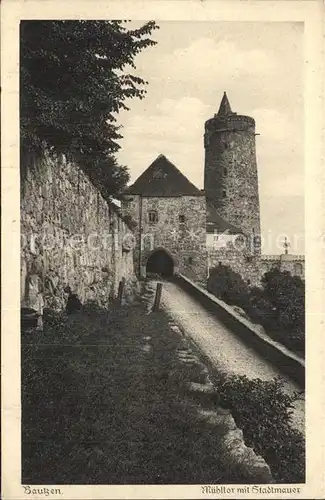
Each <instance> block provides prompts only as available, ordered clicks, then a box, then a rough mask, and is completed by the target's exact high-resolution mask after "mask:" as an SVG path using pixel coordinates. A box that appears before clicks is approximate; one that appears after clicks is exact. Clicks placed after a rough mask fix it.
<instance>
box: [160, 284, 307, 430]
mask: <svg viewBox="0 0 325 500" xmlns="http://www.w3.org/2000/svg"><path fill="white" fill-rule="evenodd" d="M161 304H162V306H163V308H164V309H165V310H166V311H167V313H168V314H169V315H170V316H171V317H172V318H173V319H174V320H175V322H176V323H177V324H178V325H179V326H180V327H181V328H182V329H183V330H184V331H185V332H186V334H187V335H189V336H190V337H191V338H192V339H193V340H194V342H195V343H196V344H197V345H198V346H199V347H200V349H202V351H203V352H204V353H205V354H206V355H207V356H208V357H209V358H210V360H211V361H212V362H213V364H214V365H215V366H216V368H218V369H219V370H222V371H224V372H227V373H233V374H237V375H246V376H247V377H249V378H251V379H252V378H261V379H262V380H270V379H272V378H273V377H275V376H279V375H280V376H281V377H282V378H283V379H284V382H285V386H284V388H285V391H286V392H287V393H290V394H292V393H293V392H294V391H297V390H299V387H298V386H297V385H296V384H295V382H293V381H292V380H291V379H289V378H288V377H285V376H284V375H283V374H282V373H281V372H280V371H279V370H278V369H277V368H276V367H275V366H273V365H272V364H271V363H269V362H268V361H267V360H266V359H265V358H263V357H261V355H260V354H259V353H257V352H256V351H255V350H254V349H252V348H251V347H249V346H247V345H246V344H245V343H244V342H243V341H242V340H241V339H240V338H239V337H237V336H236V335H235V334H234V333H233V332H232V331H231V330H230V329H229V328H227V327H226V326H225V325H224V324H223V323H221V322H220V321H219V320H218V319H217V318H216V317H215V316H214V315H212V314H211V313H209V312H208V311H207V310H206V309H205V308H204V307H203V306H202V305H201V304H200V303H199V302H197V301H196V300H195V299H194V298H193V297H191V296H190V295H188V294H187V293H186V292H185V291H184V290H183V289H182V288H181V287H180V286H179V285H177V284H175V283H171V282H164V284H163V292H162V299H161ZM304 407H305V402H304V400H298V401H297V402H296V404H295V410H294V415H293V417H294V422H293V424H294V426H295V427H296V428H297V429H299V430H300V431H301V432H304Z"/></svg>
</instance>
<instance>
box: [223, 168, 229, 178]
mask: <svg viewBox="0 0 325 500" xmlns="http://www.w3.org/2000/svg"><path fill="white" fill-rule="evenodd" d="M223 175H224V176H225V177H227V175H228V169H227V168H226V167H225V168H224V169H223Z"/></svg>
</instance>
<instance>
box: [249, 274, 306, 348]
mask: <svg viewBox="0 0 325 500" xmlns="http://www.w3.org/2000/svg"><path fill="white" fill-rule="evenodd" d="M262 286H263V289H262V290H261V292H260V294H261V295H260V299H257V300H256V301H257V303H256V302H255V304H254V298H253V297H254V292H252V293H251V303H252V306H253V309H255V311H254V312H255V313H256V314H258V315H260V322H261V323H262V324H263V326H265V328H266V329H267V330H269V331H270V333H271V335H272V336H273V337H274V338H275V339H276V340H278V341H279V342H282V343H283V344H284V345H286V346H287V347H288V348H289V349H292V350H295V351H298V352H299V353H304V350H305V284H304V282H303V281H302V279H301V278H299V277H297V276H291V275H290V273H289V272H287V271H279V270H278V269H272V270H271V271H269V272H267V273H265V275H264V276H263V278H262ZM254 312H253V314H254Z"/></svg>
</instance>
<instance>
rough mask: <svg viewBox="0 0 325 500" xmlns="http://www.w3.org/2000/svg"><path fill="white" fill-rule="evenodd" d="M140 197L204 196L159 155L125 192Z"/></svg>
mask: <svg viewBox="0 0 325 500" xmlns="http://www.w3.org/2000/svg"><path fill="white" fill-rule="evenodd" d="M126 193H128V194H140V195H142V196H204V193H203V192H202V191H201V190H200V189H198V188H197V187H196V186H194V184H192V182H190V181H189V180H188V179H187V178H186V177H185V175H184V174H182V172H181V171H180V170H178V168H177V167H175V165H174V164H173V163H171V162H170V161H169V160H168V159H167V158H166V156H164V155H162V154H161V155H159V156H158V157H157V158H156V159H155V160H154V161H153V162H152V163H151V165H150V166H149V167H148V168H147V169H146V170H145V171H144V172H143V173H142V174H141V175H140V177H138V179H137V180H136V181H135V182H134V184H132V185H131V186H129V187H128V188H127V190H126Z"/></svg>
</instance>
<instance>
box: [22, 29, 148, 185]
mask: <svg viewBox="0 0 325 500" xmlns="http://www.w3.org/2000/svg"><path fill="white" fill-rule="evenodd" d="M156 28H157V26H156V24H155V23H154V22H153V21H150V22H147V23H146V24H144V25H143V26H142V27H140V28H138V29H127V28H126V22H125V21H124V22H123V21H22V22H21V26H20V35H21V40H20V68H21V69H20V88H21V92H20V96H21V100H20V120H21V122H20V124H21V147H22V153H24V152H25V151H33V152H37V153H40V152H42V151H43V150H45V149H46V150H49V151H52V152H54V153H56V154H65V155H66V156H67V157H68V158H69V159H71V160H73V161H76V162H78V163H79V164H81V165H82V167H83V168H85V169H86V170H87V171H88V173H90V174H91V175H93V176H94V174H95V176H96V177H97V178H100V179H101V182H102V183H105V186H106V189H107V190H108V192H109V194H116V192H118V191H120V190H121V188H122V187H123V186H124V185H125V184H126V182H127V180H128V172H127V169H126V167H120V166H119V165H118V164H117V162H116V160H115V158H114V153H116V151H117V150H118V149H119V147H120V146H119V145H118V142H117V141H118V140H119V139H120V138H121V137H122V135H121V133H120V127H119V126H118V124H117V122H116V114H117V113H118V112H119V111H120V110H121V109H128V107H127V104H126V101H127V99H130V98H134V97H137V98H140V99H143V97H144V96H145V88H144V87H145V84H146V83H147V82H145V81H144V80H143V79H141V78H139V77H137V76H134V75H132V74H131V73H130V72H129V71H132V69H133V68H135V64H134V58H135V56H136V55H137V54H139V53H140V52H141V51H142V50H143V49H145V48H146V47H149V46H152V45H154V44H155V43H156V42H154V41H153V40H151V39H150V34H151V33H152V31H153V30H154V29H156ZM128 68H129V71H127V69H128Z"/></svg>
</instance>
